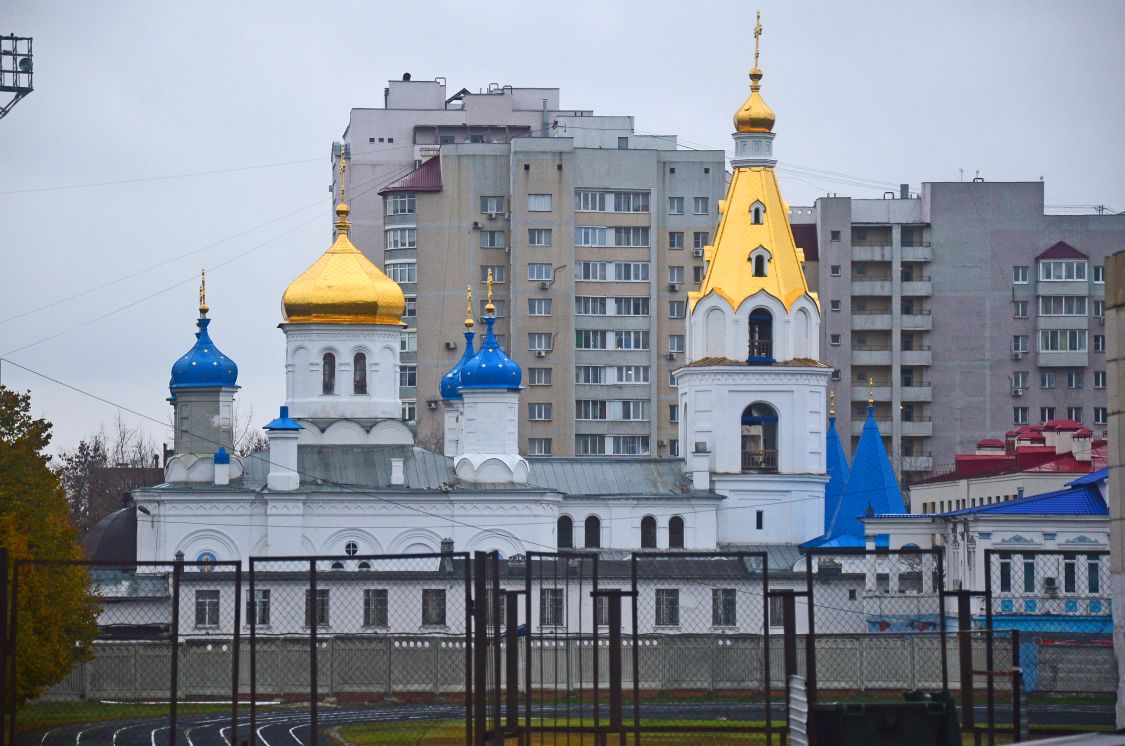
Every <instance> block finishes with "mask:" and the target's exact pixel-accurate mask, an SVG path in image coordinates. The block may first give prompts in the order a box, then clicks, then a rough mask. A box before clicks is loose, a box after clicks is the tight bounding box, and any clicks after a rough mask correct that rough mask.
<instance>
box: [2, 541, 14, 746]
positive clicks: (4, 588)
mask: <svg viewBox="0 0 1125 746" xmlns="http://www.w3.org/2000/svg"><path fill="white" fill-rule="evenodd" d="M7 672H8V550H7V549H4V548H3V547H0V732H2V731H3V728H4V723H6V722H8V720H7V718H6V717H5V716H6V715H7V712H8V710H7V707H8V698H7V690H6V689H5V684H6V683H7V681H6V678H7ZM13 683H14V682H13ZM3 740H4V739H3V737H2V736H0V742H2V741H3Z"/></svg>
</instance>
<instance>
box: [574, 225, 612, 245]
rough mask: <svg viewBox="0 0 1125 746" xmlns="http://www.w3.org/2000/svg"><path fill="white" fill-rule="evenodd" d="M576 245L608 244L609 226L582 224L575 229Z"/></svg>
mask: <svg viewBox="0 0 1125 746" xmlns="http://www.w3.org/2000/svg"><path fill="white" fill-rule="evenodd" d="M574 245H575V246H608V245H609V228H598V227H596V226H592V225H580V226H578V227H577V228H575V229H574Z"/></svg>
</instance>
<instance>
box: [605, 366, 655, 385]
mask: <svg viewBox="0 0 1125 746" xmlns="http://www.w3.org/2000/svg"><path fill="white" fill-rule="evenodd" d="M648 371H649V369H648V366H647V365H618V366H616V367H615V368H614V369H613V373H614V376H613V382H614V383H648Z"/></svg>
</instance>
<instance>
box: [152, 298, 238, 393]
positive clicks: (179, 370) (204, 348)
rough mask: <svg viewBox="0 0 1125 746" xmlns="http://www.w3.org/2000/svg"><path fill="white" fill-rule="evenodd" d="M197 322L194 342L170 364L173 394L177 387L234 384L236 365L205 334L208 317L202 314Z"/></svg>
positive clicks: (170, 385)
mask: <svg viewBox="0 0 1125 746" xmlns="http://www.w3.org/2000/svg"><path fill="white" fill-rule="evenodd" d="M196 323H197V324H198V326H199V331H197V332H196V333H195V345H194V346H193V347H192V348H191V349H190V350H188V351H187V353H185V354H184V356H183V357H181V358H180V359H179V360H177V361H176V362H175V363H173V364H172V380H170V381H169V382H168V388H169V389H171V391H172V395H173V396H175V394H176V389H190V388H205V387H209V386H234V385H235V382H236V381H237V380H238V366H237V365H235V364H234V361H233V360H231V359H230V358H228V357H227V356H226V355H224V354H223V353H221V352H219V350H218V348H216V347H215V343H214V342H212V341H211V337H210V336H208V334H207V325H208V324H210V323H211V319H209V318H206V317H203V316H201V317H200V318H199V321H198V322H196Z"/></svg>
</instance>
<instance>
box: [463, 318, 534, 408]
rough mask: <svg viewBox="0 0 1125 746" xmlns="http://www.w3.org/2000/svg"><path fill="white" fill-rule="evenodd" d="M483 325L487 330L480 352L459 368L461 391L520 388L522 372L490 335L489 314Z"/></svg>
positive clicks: (490, 323) (492, 335)
mask: <svg viewBox="0 0 1125 746" xmlns="http://www.w3.org/2000/svg"><path fill="white" fill-rule="evenodd" d="M484 323H485V325H486V326H487V327H488V328H487V329H486V330H485V333H484V339H482V340H481V343H480V350H479V351H478V352H477V354H476V355H473V357H472V358H471V359H470V360H468V361H466V362H465V364H464V365H462V366H461V390H462V391H464V390H465V389H518V388H520V383H521V382H522V381H523V371H522V370H520V366H518V365H516V361H515V360H512V358H510V357H508V355H507V354H506V353H505V352H504V350H503V349H501V347H500V342H499V341H498V340H497V339H496V335H495V334H493V333H492V325H493V324H495V323H496V319H495V317H493V316H492V315H491V314H490V315H489V316H488V317H487V318H486V319H485V320H484Z"/></svg>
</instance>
